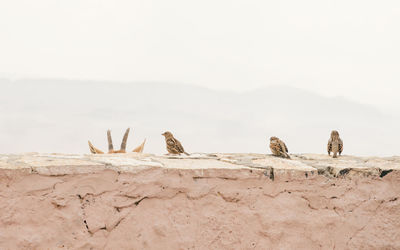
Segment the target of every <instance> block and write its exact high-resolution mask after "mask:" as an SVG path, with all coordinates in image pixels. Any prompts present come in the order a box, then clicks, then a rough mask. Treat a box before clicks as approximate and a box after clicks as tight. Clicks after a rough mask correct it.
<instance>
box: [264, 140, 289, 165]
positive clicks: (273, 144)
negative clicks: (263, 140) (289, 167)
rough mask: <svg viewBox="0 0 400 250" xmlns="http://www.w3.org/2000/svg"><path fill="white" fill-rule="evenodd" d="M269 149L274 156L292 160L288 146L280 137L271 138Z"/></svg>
mask: <svg viewBox="0 0 400 250" xmlns="http://www.w3.org/2000/svg"><path fill="white" fill-rule="evenodd" d="M269 148H270V149H271V152H272V154H273V155H275V156H278V157H283V158H288V159H290V156H289V154H288V152H289V150H288V148H287V147H286V144H285V143H284V142H283V141H281V140H280V139H279V138H278V137H275V136H273V137H271V138H270V143H269Z"/></svg>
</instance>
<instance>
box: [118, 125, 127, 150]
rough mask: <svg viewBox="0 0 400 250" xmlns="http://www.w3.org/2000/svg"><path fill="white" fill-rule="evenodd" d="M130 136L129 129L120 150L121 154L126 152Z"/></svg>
mask: <svg viewBox="0 0 400 250" xmlns="http://www.w3.org/2000/svg"><path fill="white" fill-rule="evenodd" d="M128 135H129V128H127V129H126V131H125V134H124V137H123V138H122V143H121V149H120V152H121V153H122V152H125V151H126V142H127V141H128Z"/></svg>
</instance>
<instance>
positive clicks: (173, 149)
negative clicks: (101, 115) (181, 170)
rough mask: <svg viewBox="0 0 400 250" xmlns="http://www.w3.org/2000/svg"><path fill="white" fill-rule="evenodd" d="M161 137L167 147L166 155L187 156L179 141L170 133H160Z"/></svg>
mask: <svg viewBox="0 0 400 250" xmlns="http://www.w3.org/2000/svg"><path fill="white" fill-rule="evenodd" d="M161 135H163V136H164V137H165V143H166V145H167V151H168V153H170V154H174V155H177V154H182V153H183V154H185V155H189V154H188V153H186V152H185V150H184V149H183V146H182V144H181V143H180V141H178V140H177V139H175V138H174V136H173V135H172V133H171V132H169V131H166V132H164V133H162V134H161Z"/></svg>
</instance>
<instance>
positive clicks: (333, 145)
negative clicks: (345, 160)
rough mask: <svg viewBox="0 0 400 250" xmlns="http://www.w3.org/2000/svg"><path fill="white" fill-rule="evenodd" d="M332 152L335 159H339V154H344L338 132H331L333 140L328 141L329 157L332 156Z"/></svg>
mask: <svg viewBox="0 0 400 250" xmlns="http://www.w3.org/2000/svg"><path fill="white" fill-rule="evenodd" d="M331 152H333V158H337V154H338V153H339V155H341V154H342V152H343V141H342V139H340V137H339V132H338V131H336V130H333V131H332V132H331V138H329V141H328V155H331Z"/></svg>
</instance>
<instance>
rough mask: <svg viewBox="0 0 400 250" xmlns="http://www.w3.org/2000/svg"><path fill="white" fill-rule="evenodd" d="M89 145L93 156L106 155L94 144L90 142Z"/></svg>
mask: <svg viewBox="0 0 400 250" xmlns="http://www.w3.org/2000/svg"><path fill="white" fill-rule="evenodd" d="M88 144H89V149H90V152H91V153H92V154H104V152H103V151H101V150H100V149H98V148H96V147H95V146H93V144H92V143H91V142H90V141H88Z"/></svg>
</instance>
